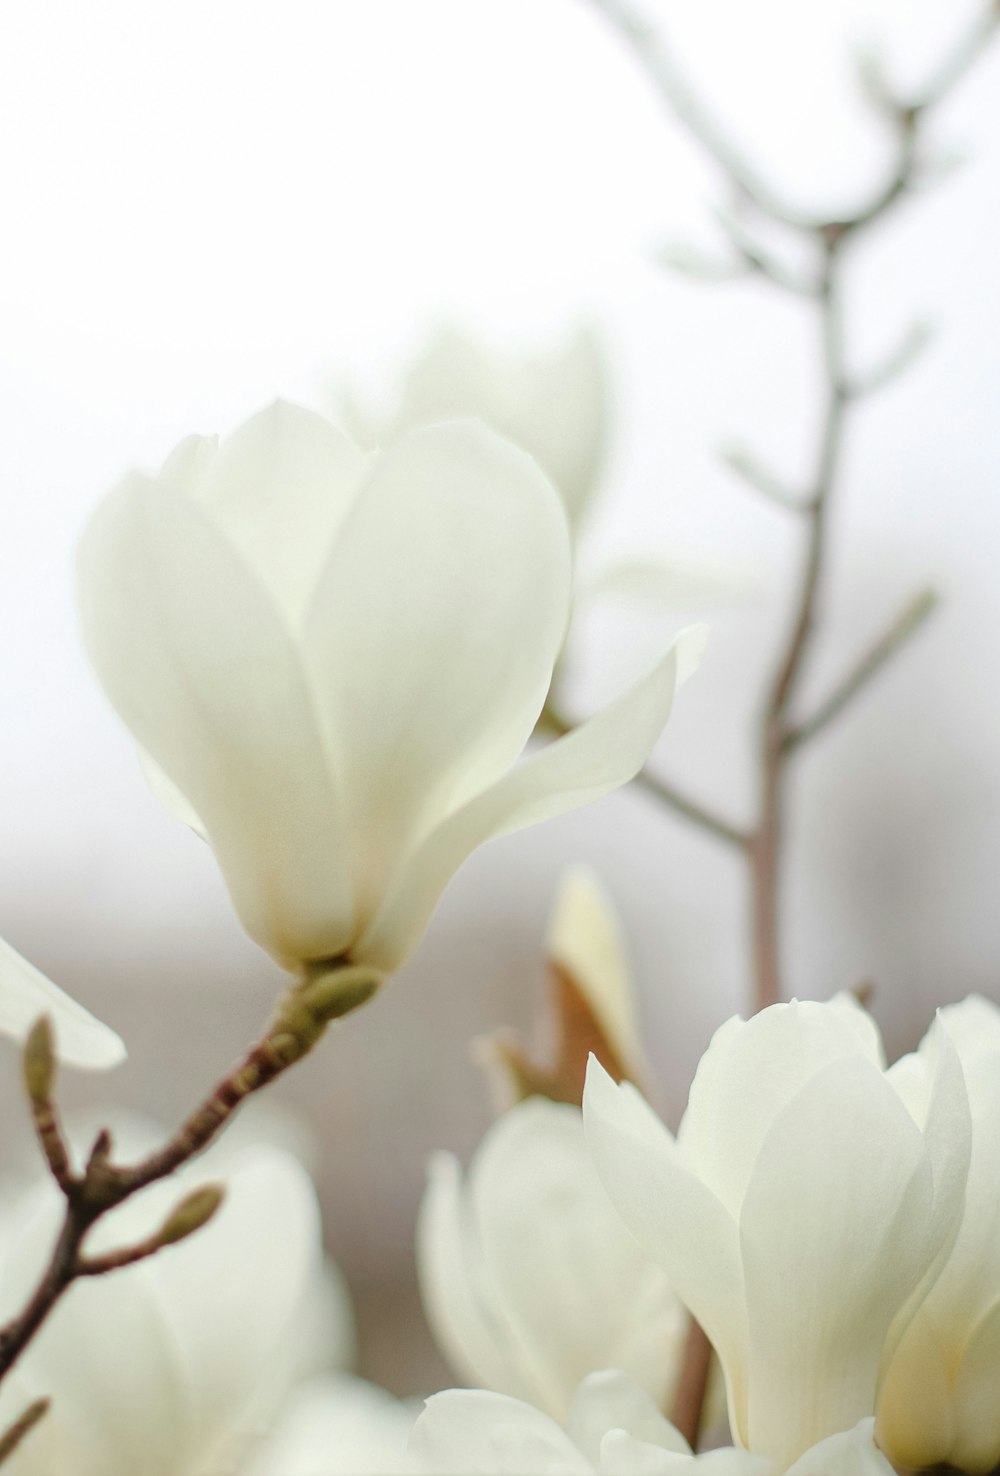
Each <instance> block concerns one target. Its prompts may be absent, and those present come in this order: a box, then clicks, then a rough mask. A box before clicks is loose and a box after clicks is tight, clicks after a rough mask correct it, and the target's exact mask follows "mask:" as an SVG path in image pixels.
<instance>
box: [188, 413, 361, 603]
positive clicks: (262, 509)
mask: <svg viewBox="0 0 1000 1476" xmlns="http://www.w3.org/2000/svg"><path fill="white" fill-rule="evenodd" d="M369 462H370V458H369V457H367V456H366V455H365V453H364V452H363V451H361V450H360V449H359V448H358V447H357V446H355V444H354V442H353V441H351V440H350V439H349V438H348V437H347V436H345V435H344V434H343V433H342V432H341V431H339V430H337V428H336V426H334V425H332V424H331V423H330V421H328V420H326V419H325V418H324V417H323V416H322V415H317V414H316V413H315V412H314V411H312V410H306V409H303V408H302V406H300V405H290V404H288V403H287V402H285V401H282V400H279V401H276V402H275V403H274V404H273V405H271V406H269V407H268V409H266V410H262V411H260V412H259V413H258V414H257V415H254V416H251V418H250V419H249V420H248V421H246V422H245V423H244V424H243V425H241V426H240V427H239V429H238V430H236V431H234V432H233V434H232V435H231V436H228V437H227V438H226V439H225V440H224V441H222V442H221V444H217V443H216V442H215V441H207V440H201V441H198V440H197V439H196V438H191V440H189V441H186V442H182V444H181V445H180V446H179V447H178V448H177V451H175V452H174V454H173V456H172V457H171V458H170V459H169V460H168V462H167V464H166V465H165V467H164V468H163V472H162V473H161V476H160V478H159V480H160V481H161V482H162V483H163V484H164V485H169V486H172V487H174V488H176V489H177V490H178V491H180V492H181V493H182V494H183V495H185V496H187V497H190V498H192V499H193V500H194V501H196V502H198V503H199V504H201V506H202V507H203V508H204V510H205V511H206V512H207V513H208V514H209V515H210V516H211V518H212V519H213V521H214V522H216V523H217V524H218V526H219V527H220V528H221V529H222V531H223V532H224V534H225V535H226V538H227V539H228V541H229V542H230V543H231V544H232V545H233V546H234V548H236V549H238V550H239V552H240V554H241V555H242V557H243V558H245V559H246V561H247V562H248V564H250V566H251V567H252V568H254V569H255V570H256V571H257V573H258V574H259V575H260V577H261V578H262V579H263V580H264V582H265V583H266V584H267V586H268V589H269V590H270V592H271V594H272V597H273V598H274V600H275V602H276V604H277V605H278V608H279V609H281V610H282V611H283V613H284V614H285V616H286V618H287V619H288V621H289V623H290V624H291V625H293V626H297V625H298V623H299V622H300V620H301V618H302V615H303V613H304V612H305V609H306V606H307V605H308V604H309V602H310V600H311V599H312V596H313V592H314V590H315V587H316V581H317V579H318V578H319V574H320V570H321V569H322V568H323V566H324V564H325V562H326V560H327V558H328V556H329V552H330V549H331V547H332V546H333V542H334V538H335V536H336V533H337V530H338V528H339V527H340V524H341V522H342V521H343V519H344V516H345V515H346V513H347V512H348V510H349V508H350V507H351V505H352V503H353V501H354V499H355V497H356V496H357V493H358V490H359V488H360V486H361V483H362V481H363V479H364V476H365V473H366V471H367V469H368V466H369Z"/></svg>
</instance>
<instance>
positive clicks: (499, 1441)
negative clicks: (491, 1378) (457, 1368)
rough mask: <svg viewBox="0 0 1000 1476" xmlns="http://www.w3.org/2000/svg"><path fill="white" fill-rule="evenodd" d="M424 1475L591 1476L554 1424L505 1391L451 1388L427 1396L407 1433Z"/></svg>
mask: <svg viewBox="0 0 1000 1476" xmlns="http://www.w3.org/2000/svg"><path fill="white" fill-rule="evenodd" d="M409 1450H410V1454H411V1455H412V1456H413V1457H414V1459H415V1460H416V1461H417V1463H418V1467H419V1469H420V1470H421V1471H422V1472H425V1473H426V1476H473V1473H474V1476H593V1470H594V1468H593V1466H592V1465H590V1463H589V1462H588V1461H587V1460H585V1459H584V1457H583V1456H582V1455H581V1454H580V1452H579V1451H578V1450H577V1448H576V1446H575V1445H574V1444H573V1442H572V1441H571V1440H570V1438H569V1436H568V1435H566V1434H565V1433H564V1432H563V1431H562V1430H561V1429H560V1428H559V1426H558V1425H557V1424H556V1422H555V1421H554V1420H552V1419H550V1418H549V1417H548V1415H545V1414H542V1412H541V1410H538V1409H534V1408H533V1407H532V1406H531V1405H530V1404H523V1403H522V1402H521V1401H520V1400H519V1399H510V1398H508V1397H507V1395H505V1394H489V1393H487V1392H486V1391H485V1390H482V1389H449V1390H448V1391H447V1392H446V1393H444V1394H435V1395H434V1396H433V1397H432V1398H431V1399H428V1401H427V1404H426V1406H425V1408H424V1412H423V1414H422V1415H421V1416H420V1418H419V1419H418V1420H417V1423H416V1425H415V1426H414V1428H413V1434H412V1435H411V1436H410V1445H409Z"/></svg>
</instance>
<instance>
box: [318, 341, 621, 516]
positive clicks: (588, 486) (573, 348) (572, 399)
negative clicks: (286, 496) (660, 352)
mask: <svg viewBox="0 0 1000 1476" xmlns="http://www.w3.org/2000/svg"><path fill="white" fill-rule="evenodd" d="M609 393H610V391H609V374H608V368H607V364H606V361H605V355H604V350H603V347H602V344H601V341H600V339H599V337H598V335H597V334H596V333H595V332H594V330H593V329H591V328H589V327H584V326H581V327H580V328H578V329H576V330H575V331H574V332H572V333H571V334H569V335H568V336H567V337H566V339H565V340H564V341H563V342H562V343H560V344H558V345H557V346H556V347H555V348H553V349H552V351H551V352H549V353H544V352H543V353H537V354H518V353H510V352H508V353H503V352H501V351H500V350H499V349H497V348H495V347H492V348H491V347H487V346H486V345H485V344H483V343H480V342H478V341H477V340H476V339H474V338H473V337H472V336H471V335H469V334H468V333H466V332H464V331H462V330H460V329H458V328H455V327H448V328H441V329H440V330H439V331H438V332H437V333H436V334H435V336H434V337H433V338H432V339H431V341H430V342H429V343H428V344H427V346H426V347H425V349H424V350H423V352H422V353H421V354H420V355H419V357H418V358H417V359H416V360H415V361H414V363H413V365H412V366H411V368H410V370H409V372H408V373H407V374H405V375H404V376H403V378H402V380H401V383H400V386H399V394H398V398H397V402H396V404H395V405H385V406H383V407H382V408H376V407H375V406H372V405H370V404H366V403H365V402H364V401H363V400H362V398H361V397H360V396H359V394H358V393H357V391H356V390H354V389H353V388H348V389H346V390H345V391H344V392H343V393H342V395H341V398H340V410H341V413H342V414H343V416H344V419H345V421H346V423H347V426H348V428H349V429H350V430H351V431H353V432H354V433H355V434H356V435H357V436H358V439H359V440H360V441H362V442H363V443H364V444H365V445H369V446H375V445H387V444H389V443H390V442H392V441H395V440H397V439H398V437H399V436H401V435H402V434H403V433H404V432H406V431H409V430H415V429H416V428H417V427H418V426H422V425H427V424H429V423H430V422H432V421H436V420H450V419H451V418H452V417H453V416H456V415H469V416H473V417H475V418H476V419H479V420H482V421H484V422H485V424H487V425H489V426H492V428H493V429H494V430H496V431H499V432H500V434H501V435H504V436H508V437H509V438H510V440H512V441H513V442H514V444H515V445H517V446H522V447H523V448H524V450H525V451H527V452H529V453H530V454H531V455H532V456H533V457H534V458H535V460H536V461H537V462H538V464H539V465H540V466H541V467H542V468H543V469H544V470H545V471H546V472H547V473H548V475H549V476H550V477H551V478H552V481H553V482H554V484H555V486H556V487H557V489H558V491H559V493H560V495H561V497H562V499H563V503H564V505H565V508H566V513H567V516H568V518H569V521H570V524H571V526H572V527H573V528H574V529H575V528H577V527H578V525H579V523H580V521H581V519H582V518H583V516H584V514H585V512H586V510H587V508H588V507H589V505H590V502H591V500H592V498H593V495H594V492H595V490H596V486H597V481H598V476H599V474H600V470H601V466H602V463H603V460H604V454H605V449H606V441H607V427H608V421H609V418H610V415H609V410H610V407H609V403H608V401H609Z"/></svg>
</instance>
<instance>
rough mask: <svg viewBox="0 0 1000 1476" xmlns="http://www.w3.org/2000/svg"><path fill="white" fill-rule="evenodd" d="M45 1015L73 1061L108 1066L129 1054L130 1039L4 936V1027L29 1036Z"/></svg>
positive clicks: (0, 977)
mask: <svg viewBox="0 0 1000 1476" xmlns="http://www.w3.org/2000/svg"><path fill="white" fill-rule="evenodd" d="M41 1015H48V1016H49V1017H50V1019H51V1020H52V1023H53V1025H54V1026H55V1045H56V1051H57V1053H58V1055H59V1057H60V1059H61V1060H63V1061H65V1062H66V1063H67V1064H68V1065H70V1066H79V1067H82V1068H84V1069H86V1070H89V1071H106V1070H107V1069H108V1068H109V1067H111V1066H117V1065H118V1064H119V1062H121V1061H123V1060H124V1059H125V1043H124V1041H122V1040H121V1038H120V1037H119V1036H117V1035H116V1034H115V1032H114V1031H113V1030H109V1029H108V1027H107V1025H102V1024H101V1022H100V1020H96V1019H95V1018H94V1016H93V1015H92V1014H90V1012H89V1011H88V1010H85V1009H84V1008H83V1006H82V1005H79V1004H77V1002H76V1000H74V999H70V997H69V995H68V994H64V993H63V991H62V990H61V989H59V988H57V987H56V985H55V984H53V983H52V982H51V980H49V979H46V977H45V975H44V974H41V973H39V971H38V969H36V968H35V966H34V964H30V963H29V962H28V960H27V959H26V958H22V957H21V955H20V954H19V953H17V952H16V951H15V950H14V949H13V948H11V946H10V944H9V943H5V942H4V940H3V939H2V938H0V1031H2V1032H3V1034H4V1035H10V1036H13V1038H14V1039H15V1040H24V1038H25V1036H26V1035H27V1034H28V1031H29V1030H30V1029H31V1027H32V1025H34V1024H35V1022H36V1020H38V1018H39V1017H40V1016H41Z"/></svg>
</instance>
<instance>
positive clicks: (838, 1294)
mask: <svg viewBox="0 0 1000 1476" xmlns="http://www.w3.org/2000/svg"><path fill="white" fill-rule="evenodd" d="M932 1219H933V1184H932V1175H931V1170H930V1166H929V1163H928V1161H927V1155H926V1152H925V1148H924V1143H923V1138H922V1136H921V1134H920V1132H919V1130H918V1129H917V1128H916V1125H915V1124H914V1123H913V1121H912V1119H911V1117H910V1116H909V1114H908V1113H907V1112H906V1110H905V1109H904V1108H903V1106H902V1104H901V1103H900V1102H899V1100H898V1098H897V1097H896V1095H895V1093H894V1092H893V1091H892V1089H891V1087H890V1086H889V1085H888V1083H887V1082H886V1080H885V1078H884V1076H883V1074H882V1073H881V1072H880V1071H879V1069H878V1067H877V1066H875V1065H874V1064H873V1063H872V1062H871V1061H868V1060H865V1059H864V1058H862V1057H860V1056H857V1057H855V1058H854V1059H846V1060H840V1061H834V1062H833V1063H832V1064H831V1065H829V1066H827V1067H826V1068H825V1070H823V1071H821V1072H820V1073H819V1075H817V1076H815V1077H814V1078H813V1079H812V1080H811V1081H810V1082H808V1083H807V1084H806V1085H805V1086H804V1087H803V1088H802V1089H801V1091H800V1092H799V1093H798V1095H797V1096H796V1097H795V1098H794V1099H793V1100H792V1101H791V1102H790V1103H789V1104H788V1106H787V1107H786V1108H785V1109H784V1111H783V1112H781V1114H780V1115H779V1116H778V1118H777V1119H776V1120H775V1122H774V1124H773V1126H772V1127H771V1129H770V1131H769V1133H768V1134H767V1136H766V1138H765V1140H764V1143H763V1144H762V1146H761V1148H760V1151H759V1153H758V1154H757V1155H756V1162H755V1164H754V1166H753V1171H752V1176H751V1179H750V1184H749V1186H748V1189H747V1192H746V1198H745V1201H744V1205H743V1212H742V1218H741V1222H740V1239H741V1246H742V1255H743V1269H744V1275H745V1280H746V1306H747V1316H748V1321H749V1359H748V1365H747V1367H748V1379H747V1416H746V1418H747V1423H746V1425H745V1426H743V1425H742V1424H741V1428H740V1436H741V1441H742V1443H743V1444H745V1445H747V1446H748V1448H749V1449H751V1450H753V1451H755V1452H757V1453H759V1454H762V1455H766V1456H769V1457H771V1458H772V1459H774V1460H776V1461H778V1462H779V1463H782V1464H785V1463H788V1462H790V1461H792V1460H795V1459H796V1458H797V1457H798V1456H800V1455H801V1454H803V1452H804V1451H806V1450H807V1449H809V1447H810V1446H812V1445H813V1444H815V1443H816V1441H817V1440H819V1439H822V1438H824V1437H825V1436H826V1435H828V1434H830V1433H832V1432H835V1431H838V1430H844V1429H847V1428H850V1427H852V1426H853V1425H854V1424H855V1423H856V1422H857V1421H858V1420H859V1419H861V1418H863V1417H865V1416H866V1415H868V1414H870V1413H871V1412H872V1411H873V1410H874V1407H875V1394H876V1385H877V1378H878V1369H879V1360H880V1357H881V1353H882V1348H883V1344H884V1342H885V1339H886V1335H887V1333H888V1332H889V1329H890V1327H891V1326H892V1323H893V1321H894V1319H895V1318H896V1316H897V1315H898V1313H899V1311H900V1309H901V1308H902V1307H903V1305H904V1304H905V1302H906V1300H907V1298H908V1297H909V1295H910V1294H911V1292H912V1291H913V1289H914V1287H915V1286H917V1285H918V1284H919V1282H920V1279H921V1277H922V1276H923V1275H924V1273H925V1271H926V1268H927V1266H928V1264H929V1262H930V1261H931V1259H932V1258H933V1255H934V1250H935V1247H934V1245H933V1241H932V1234H931V1225H932Z"/></svg>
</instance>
